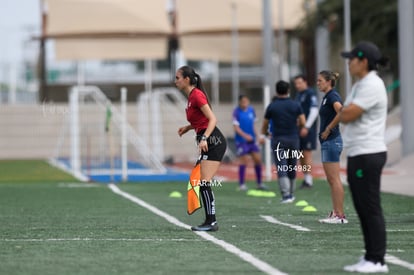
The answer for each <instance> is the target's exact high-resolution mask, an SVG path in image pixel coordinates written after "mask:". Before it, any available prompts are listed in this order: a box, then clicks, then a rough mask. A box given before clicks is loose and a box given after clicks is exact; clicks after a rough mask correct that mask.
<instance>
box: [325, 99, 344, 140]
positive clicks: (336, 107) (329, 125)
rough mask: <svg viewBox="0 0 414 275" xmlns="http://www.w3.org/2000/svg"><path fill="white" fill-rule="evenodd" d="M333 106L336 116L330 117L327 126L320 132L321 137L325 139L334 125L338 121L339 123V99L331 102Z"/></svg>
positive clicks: (340, 105)
mask: <svg viewBox="0 0 414 275" xmlns="http://www.w3.org/2000/svg"><path fill="white" fill-rule="evenodd" d="M333 107H334V109H335V112H336V116H335V117H334V119H332V121H331V122H330V123H329V124H328V126H326V128H325V130H324V131H323V132H322V133H321V138H322V139H323V140H325V139H327V138H328V136H329V135H330V134H331V130H332V129H333V128H334V127H336V125H338V123H339V119H340V114H341V109H342V104H341V103H340V102H339V101H336V102H335V103H334V104H333Z"/></svg>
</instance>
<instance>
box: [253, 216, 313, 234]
mask: <svg viewBox="0 0 414 275" xmlns="http://www.w3.org/2000/svg"><path fill="white" fill-rule="evenodd" d="M260 217H262V218H263V219H265V220H266V221H268V222H270V223H275V224H279V225H284V226H287V227H290V228H293V229H295V230H297V231H311V230H310V229H309V228H306V227H303V226H300V225H294V224H290V223H284V222H281V221H278V220H276V219H275V218H273V217H272V216H265V215H260Z"/></svg>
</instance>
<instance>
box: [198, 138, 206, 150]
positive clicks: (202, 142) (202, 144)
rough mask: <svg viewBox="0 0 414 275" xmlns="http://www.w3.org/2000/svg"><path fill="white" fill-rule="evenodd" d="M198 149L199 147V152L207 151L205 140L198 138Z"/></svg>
mask: <svg viewBox="0 0 414 275" xmlns="http://www.w3.org/2000/svg"><path fill="white" fill-rule="evenodd" d="M198 149H200V152H207V151H208V144H207V140H200V142H199V143H198Z"/></svg>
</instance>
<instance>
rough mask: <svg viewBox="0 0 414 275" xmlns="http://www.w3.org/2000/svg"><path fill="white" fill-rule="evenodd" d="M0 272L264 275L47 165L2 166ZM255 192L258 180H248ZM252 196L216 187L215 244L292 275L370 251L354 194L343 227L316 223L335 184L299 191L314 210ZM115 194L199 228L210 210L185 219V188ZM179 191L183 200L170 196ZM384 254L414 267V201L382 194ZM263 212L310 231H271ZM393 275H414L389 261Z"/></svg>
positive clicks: (330, 270)
mask: <svg viewBox="0 0 414 275" xmlns="http://www.w3.org/2000/svg"><path fill="white" fill-rule="evenodd" d="M0 172H1V173H0V274H7V275H9V274H42V275H43V274H262V272H261V271H259V270H258V269H257V268H256V267H254V266H253V265H251V264H249V263H247V262H245V261H243V260H242V259H240V258H239V257H237V256H235V255H233V254H231V253H229V252H227V251H225V250H224V249H223V248H221V247H219V246H217V245H215V244H214V243H212V242H209V241H206V240H205V239H202V238H201V237H199V236H198V235H196V234H194V233H193V232H191V231H189V230H185V229H183V228H180V227H177V226H175V225H173V224H171V223H169V222H167V221H166V220H165V219H163V218H161V217H159V216H157V215H155V214H153V213H151V212H149V211H148V210H147V209H145V208H142V207H141V206H139V205H137V204H134V203H133V202H131V201H129V200H126V199H125V198H123V197H121V196H118V195H116V194H114V193H113V192H112V191H111V190H110V189H109V188H108V187H107V186H106V185H103V184H90V183H85V184H84V183H76V180H74V179H73V178H72V177H70V176H68V175H66V174H65V173H62V172H60V171H58V170H56V169H54V168H52V167H50V166H48V165H47V164H46V163H44V162H42V161H0ZM248 185H249V187H251V188H254V187H255V184H254V183H248ZM268 186H269V187H270V188H271V190H272V191H275V192H276V194H277V196H276V197H275V198H264V197H250V196H247V195H246V193H244V192H238V191H236V187H237V184H236V183H234V182H223V183H222V186H221V187H215V188H214V192H215V195H216V207H217V217H218V221H219V226H220V230H219V231H218V232H212V233H210V234H211V235H213V236H214V237H216V238H218V239H220V240H223V241H225V242H227V243H230V244H233V245H235V246H237V247H238V248H239V249H241V250H243V251H246V252H248V253H250V254H252V255H254V256H255V257H257V258H259V259H260V260H262V261H265V262H267V263H268V264H270V265H271V266H273V267H275V268H277V269H278V270H280V271H282V272H285V273H288V274H346V273H345V272H342V268H343V266H344V265H347V264H353V263H354V262H356V261H357V259H358V258H359V257H360V256H361V255H362V253H363V241H362V235H361V231H360V227H359V222H358V220H357V216H356V214H355V211H354V208H353V205H352V201H351V199H350V194H349V191H348V188H347V187H345V191H346V199H345V209H346V214H347V216H348V219H349V224H346V225H326V224H319V223H318V221H317V220H318V219H319V218H322V217H324V216H325V215H327V213H328V212H329V211H330V210H331V202H330V196H329V187H328V184H327V183H326V181H324V180H317V181H316V182H315V186H314V188H313V189H311V190H298V191H297V192H296V194H295V195H296V198H297V200H306V201H307V202H308V203H309V204H311V205H313V206H314V207H316V208H317V209H318V211H317V212H302V211H301V209H302V208H301V207H298V206H295V204H287V205H282V204H280V202H279V201H280V195H279V193H278V192H277V190H278V188H277V186H276V183H268ZM118 187H119V188H120V189H121V190H123V191H125V192H128V193H130V194H131V195H133V196H136V197H139V198H140V199H142V200H144V201H146V202H147V203H149V204H151V205H153V206H155V207H157V208H159V209H160V210H162V211H164V212H166V213H168V214H170V215H172V216H174V217H176V218H177V219H178V220H180V221H182V222H184V223H186V224H190V225H194V224H198V223H200V222H201V221H202V219H203V210H198V211H197V212H196V213H195V214H194V215H192V216H188V215H187V214H186V188H187V183H186V182H180V183H176V182H166V183H126V184H120V185H118ZM172 191H180V192H181V193H182V194H183V197H182V198H170V197H169V196H168V195H169V194H170V193H171V192H172ZM382 205H383V208H384V213H385V217H386V222H387V243H388V245H387V249H388V251H387V253H389V254H390V255H393V256H395V257H398V258H399V259H401V260H403V261H406V262H409V263H411V264H413V263H414V198H413V197H409V196H401V195H393V194H385V193H384V194H383V195H382ZM260 215H269V216H273V217H274V218H276V219H278V220H279V221H281V222H284V223H289V224H293V225H300V226H303V227H306V228H309V229H310V230H311V231H309V232H304V231H297V230H295V229H292V228H289V227H286V226H283V225H276V224H271V223H269V222H267V221H265V220H264V219H263V218H261V217H260ZM388 266H389V268H390V272H391V274H412V272H413V271H412V270H409V269H407V268H405V267H402V266H399V265H395V264H391V263H388Z"/></svg>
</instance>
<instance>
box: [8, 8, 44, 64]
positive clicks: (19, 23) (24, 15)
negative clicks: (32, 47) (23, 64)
mask: <svg viewBox="0 0 414 275" xmlns="http://www.w3.org/2000/svg"><path fill="white" fill-rule="evenodd" d="M39 29H40V0H0V63H10V62H19V61H21V60H22V59H23V52H24V51H23V48H24V42H25V41H28V40H30V37H31V35H33V34H38V33H39Z"/></svg>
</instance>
